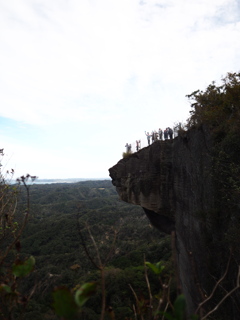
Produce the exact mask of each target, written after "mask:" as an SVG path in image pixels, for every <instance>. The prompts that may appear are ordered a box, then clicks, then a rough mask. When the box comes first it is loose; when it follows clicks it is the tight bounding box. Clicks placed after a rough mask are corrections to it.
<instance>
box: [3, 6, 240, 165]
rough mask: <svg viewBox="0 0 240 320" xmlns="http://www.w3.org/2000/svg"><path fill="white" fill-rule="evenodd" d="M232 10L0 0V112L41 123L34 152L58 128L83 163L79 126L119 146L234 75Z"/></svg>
mask: <svg viewBox="0 0 240 320" xmlns="http://www.w3.org/2000/svg"><path fill="white" fill-rule="evenodd" d="M239 12H240V11H239V1H237V0H213V1H210V2H209V1H207V0H196V1H194V2H192V1H190V0H169V1H165V0H163V1H161V0H159V1H157V0H148V1H137V0H133V1H129V0H121V1H118V2H116V1H111V0H91V1H89V0H88V1H87V0H82V1H77V0H71V1H64V0H58V1H56V0H52V1H47V0H40V1H38V2H36V1H34V0H9V1H7V2H6V1H5V2H3V1H0V30H1V33H0V71H1V72H0V105H1V109H0V116H3V117H7V118H10V119H14V120H18V121H21V122H23V123H27V124H32V125H37V126H38V127H41V128H42V129H41V130H42V134H43V138H42V142H41V139H40V140H39V144H41V143H42V144H43V145H39V148H40V149H41V150H44V143H43V141H45V139H46V138H45V137H47V136H49V140H51V141H53V143H55V142H54V141H56V139H57V136H61V130H62V128H64V131H65V132H66V139H69V141H71V140H73V141H74V143H78V144H79V149H80V150H83V149H84V156H82V157H81V161H80V160H79V161H80V162H81V163H88V162H89V159H88V160H84V159H87V156H86V154H88V152H89V151H88V150H87V146H85V145H84V144H83V142H82V141H80V140H81V139H82V140H84V139H83V133H84V132H86V131H87V130H91V128H92V127H94V130H95V131H97V135H98V139H99V140H98V141H99V142H98V143H99V144H103V145H104V143H105V137H106V134H107V133H108V132H111V133H112V134H111V135H109V136H108V139H109V141H110V144H111V145H112V144H114V143H115V144H117V145H119V148H121V146H120V145H121V144H124V143H126V142H127V139H128V138H129V139H130V140H134V139H136V138H137V137H135V135H137V136H139V135H141V134H142V133H144V130H152V129H155V128H156V127H159V126H163V127H164V126H167V125H169V124H170V123H173V122H174V121H175V120H176V121H178V120H179V121H182V120H185V119H186V117H187V116H188V111H189V104H188V101H187V100H186V98H185V95H186V94H188V93H191V92H192V91H194V90H195V89H204V87H206V86H207V85H208V84H209V83H210V82H211V81H213V80H218V79H220V77H221V76H224V75H225V74H226V73H227V72H229V71H233V72H234V71H238V70H239V60H240V59H239V58H240V54H239V52H240V43H239V41H237V39H238V38H239V33H240V16H239ZM56 126H57V127H56ZM72 128H74V134H75V135H76V136H77V135H79V137H80V138H79V139H78V141H77V139H76V138H75V137H74V138H71V133H72V134H73V131H72V130H73V129H72ZM88 128H89V129H88ZM55 136H56V137H55ZM88 137H89V138H88V139H89V144H90V145H91V144H94V132H93V133H90V134H89V135H88ZM24 139H27V138H24ZM24 141H26V145H28V144H27V140H24ZM122 141H124V142H123V143H122ZM15 142H16V144H19V143H20V144H21V143H22V141H18V137H15ZM129 142H130V141H129ZM28 148H30V147H28ZM28 150H29V153H30V149H28ZM114 150H115V152H117V148H116V149H114ZM26 152H27V151H26ZM41 152H42V151H41ZM74 152H75V151H74ZM120 154H121V152H120ZM109 157H110V155H109V151H108V152H106V159H108V158H109ZM84 161H85V162H84ZM106 161H107V160H106ZM49 162H51V163H54V162H56V159H55V158H54V157H53V158H51V156H50V155H49Z"/></svg>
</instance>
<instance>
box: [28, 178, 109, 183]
mask: <svg viewBox="0 0 240 320" xmlns="http://www.w3.org/2000/svg"><path fill="white" fill-rule="evenodd" d="M99 180H110V178H68V179H36V180H35V181H34V182H33V184H49V183H75V182H80V181H99Z"/></svg>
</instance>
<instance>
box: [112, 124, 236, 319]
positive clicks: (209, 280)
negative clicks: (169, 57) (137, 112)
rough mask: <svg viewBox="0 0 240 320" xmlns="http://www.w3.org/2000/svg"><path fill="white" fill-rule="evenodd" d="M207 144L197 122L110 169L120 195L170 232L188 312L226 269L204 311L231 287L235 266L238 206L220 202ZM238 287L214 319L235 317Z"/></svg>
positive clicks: (208, 138)
mask: <svg viewBox="0 0 240 320" xmlns="http://www.w3.org/2000/svg"><path fill="white" fill-rule="evenodd" d="M212 146H213V140H212V138H211V135H210V133H209V132H208V131H207V129H206V128H204V126H201V127H200V128H193V129H190V130H188V131H186V132H183V133H182V134H181V135H179V136H178V137H176V138H175V139H173V140H165V141H156V142H154V143H153V144H152V145H150V146H148V147H146V148H143V149H141V150H140V151H138V152H136V153H133V154H132V155H130V156H128V157H126V158H123V159H121V160H120V161H119V162H118V163H117V164H116V165H114V166H113V167H112V168H110V169H109V173H110V177H111V179H112V183H113V185H114V186H115V187H116V190H117V192H118V194H119V196H120V199H122V200H123V201H125V202H128V203H132V204H136V205H140V206H141V207H142V208H143V209H144V211H145V213H146V215H147V216H148V218H149V220H150V221H151V223H152V224H153V225H154V226H155V227H157V228H158V229H159V230H160V231H161V232H165V233H167V234H174V239H175V248H174V251H175V253H176V256H177V265H178V270H177V273H178V276H179V279H180V284H181V290H182V293H183V294H184V295H185V297H186V300H187V309H188V314H194V313H195V311H196V310H197V308H198V306H199V304H200V303H202V302H203V301H204V300H206V299H207V298H208V297H209V296H211V293H212V291H213V288H214V287H215V286H216V283H217V281H218V280H219V279H221V277H222V276H223V275H224V274H225V273H226V276H225V277H224V279H223V281H221V285H219V286H217V287H218V288H217V289H216V291H215V292H214V297H213V298H211V299H209V301H206V303H204V306H203V307H202V312H203V314H206V313H207V312H209V310H212V309H213V308H214V307H215V306H216V305H217V304H218V303H219V301H221V299H222V298H223V297H224V296H226V293H227V292H229V291H231V290H232V289H233V288H234V287H236V280H237V274H238V265H239V264H240V253H239V249H238V247H239V246H238V244H239V235H238V234H239V230H238V229H237V227H236V226H237V225H238V223H239V216H240V214H239V207H240V205H239V206H238V208H237V206H235V210H233V211H232V212H226V208H227V207H224V206H222V205H221V201H220V200H219V197H221V193H219V192H216V183H217V182H216V181H217V179H216V172H215V171H214V169H213V168H214V166H215V158H214V156H213V151H212ZM220 189H221V188H220ZM238 202H239V200H238ZM233 221H235V222H233ZM234 244H235V246H234ZM229 261H230V262H229ZM239 291H240V290H239V289H236V290H235V291H234V292H233V294H231V295H230V296H229V297H228V298H226V299H225V300H224V302H223V303H221V305H220V306H219V310H220V313H219V314H218V318H216V319H231V320H233V319H240V307H239V301H240V292H239ZM226 315H227V317H226ZM213 319H215V318H213Z"/></svg>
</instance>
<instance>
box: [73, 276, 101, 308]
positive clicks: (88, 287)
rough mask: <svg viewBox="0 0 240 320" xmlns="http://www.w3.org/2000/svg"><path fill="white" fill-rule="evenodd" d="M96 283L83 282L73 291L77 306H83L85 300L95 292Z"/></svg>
mask: <svg viewBox="0 0 240 320" xmlns="http://www.w3.org/2000/svg"><path fill="white" fill-rule="evenodd" d="M96 288H97V283H96V282H88V283H84V284H83V285H82V286H81V287H80V288H79V289H77V291H76V293H75V302H76V303H77V305H78V306H79V307H83V306H84V304H85V303H86V302H87V300H88V299H89V298H90V297H91V296H92V295H93V294H94V293H95V292H96Z"/></svg>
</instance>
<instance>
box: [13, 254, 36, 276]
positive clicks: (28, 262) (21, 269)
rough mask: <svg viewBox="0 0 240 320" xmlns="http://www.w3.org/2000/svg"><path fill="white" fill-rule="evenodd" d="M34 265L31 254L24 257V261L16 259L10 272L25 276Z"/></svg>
mask: <svg viewBox="0 0 240 320" xmlns="http://www.w3.org/2000/svg"><path fill="white" fill-rule="evenodd" d="M34 266H35V258H34V257H33V256H31V257H29V258H28V259H25V260H24V261H21V260H20V259H17V260H16V261H15V262H14V264H13V267H12V273H13V274H14V276H16V277H25V276H27V275H28V274H29V273H30V272H32V271H33V269H34Z"/></svg>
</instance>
